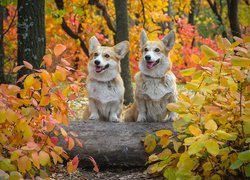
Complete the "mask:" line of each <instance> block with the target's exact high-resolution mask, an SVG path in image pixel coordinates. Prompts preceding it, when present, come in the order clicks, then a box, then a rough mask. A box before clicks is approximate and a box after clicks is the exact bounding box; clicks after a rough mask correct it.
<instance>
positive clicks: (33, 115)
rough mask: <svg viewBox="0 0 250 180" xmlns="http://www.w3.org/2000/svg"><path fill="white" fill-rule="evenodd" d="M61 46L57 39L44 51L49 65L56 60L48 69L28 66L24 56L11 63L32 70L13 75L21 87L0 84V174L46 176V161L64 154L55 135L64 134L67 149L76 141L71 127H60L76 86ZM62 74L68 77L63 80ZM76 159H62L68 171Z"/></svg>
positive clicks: (50, 162) (48, 163)
mask: <svg viewBox="0 0 250 180" xmlns="http://www.w3.org/2000/svg"><path fill="white" fill-rule="evenodd" d="M65 49H66V47H65V46H63V45H57V46H56V47H55V49H54V51H53V53H52V54H51V55H46V56H45V58H44V60H45V62H44V63H46V64H47V66H51V65H53V63H54V61H53V60H54V59H57V61H61V63H60V64H62V66H58V65H57V66H55V68H54V71H53V72H48V71H47V70H45V69H40V70H36V69H33V67H32V65H31V64H29V63H28V62H26V61H24V65H22V66H18V67H16V68H15V69H14V71H15V72H17V71H18V70H20V69H21V68H28V69H30V70H32V71H33V73H32V74H29V75H25V76H23V77H22V78H21V79H19V80H18V81H19V82H22V81H23V88H19V87H18V86H16V85H7V84H1V85H0V169H1V170H2V171H1V172H0V177H1V178H3V177H5V178H6V179H7V177H8V176H10V178H14V179H19V178H21V177H22V176H23V177H30V178H34V177H35V176H40V177H42V178H45V177H47V176H48V167H50V166H52V165H56V164H57V163H63V159H68V156H67V154H66V152H65V150H64V149H63V148H62V147H60V146H58V145H57V142H58V138H59V136H62V137H63V138H64V139H65V140H66V142H67V144H68V149H69V150H70V149H72V148H73V147H74V146H75V143H77V144H78V145H79V146H82V144H81V142H80V141H79V140H78V139H77V135H76V134H75V133H74V132H68V133H67V132H66V131H65V130H64V128H63V127H62V125H68V123H69V122H68V118H67V117H68V113H69V112H70V111H71V110H70V109H69V107H68V103H67V102H68V101H69V100H72V99H74V98H76V95H77V93H78V92H79V89H80V86H79V83H78V82H74V79H72V77H70V75H71V72H70V70H72V69H71V68H70V67H69V66H68V64H67V62H66V61H65V60H63V59H62V54H63V52H64V51H65ZM52 57H53V58H52ZM24 66H25V67H24ZM67 79H69V80H71V83H63V82H64V81H66V80H67ZM62 85H64V88H63V89H61V87H62ZM77 165H78V158H77V157H75V158H74V159H73V160H72V161H69V162H68V164H67V168H68V171H69V172H70V173H71V172H73V171H74V170H75V169H76V168H77ZM7 173H8V174H7ZM1 178H0V179H1Z"/></svg>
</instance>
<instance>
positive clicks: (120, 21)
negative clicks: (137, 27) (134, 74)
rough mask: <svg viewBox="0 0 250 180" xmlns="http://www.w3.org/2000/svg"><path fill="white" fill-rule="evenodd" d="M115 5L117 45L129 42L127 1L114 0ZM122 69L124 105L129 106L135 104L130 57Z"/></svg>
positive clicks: (123, 60)
mask: <svg viewBox="0 0 250 180" xmlns="http://www.w3.org/2000/svg"><path fill="white" fill-rule="evenodd" d="M114 4H115V13H116V34H115V43H119V42H121V41H124V40H129V34H128V10H127V0H114ZM121 69H122V72H121V76H122V79H123V82H124V87H125V95H124V99H125V101H124V104H126V105H127V104H129V103H132V102H133V88H132V83H131V76H130V68H129V55H126V56H125V58H124V59H122V60H121Z"/></svg>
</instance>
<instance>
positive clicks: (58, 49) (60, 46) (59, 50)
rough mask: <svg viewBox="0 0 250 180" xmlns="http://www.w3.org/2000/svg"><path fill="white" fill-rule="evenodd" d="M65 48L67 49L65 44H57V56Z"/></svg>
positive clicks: (55, 50) (55, 49)
mask: <svg viewBox="0 0 250 180" xmlns="http://www.w3.org/2000/svg"><path fill="white" fill-rule="evenodd" d="M65 50H66V46H64V45H62V44H57V45H56V46H55V47H54V53H55V55H56V56H60V55H61V54H62V53H63V52H64V51H65Z"/></svg>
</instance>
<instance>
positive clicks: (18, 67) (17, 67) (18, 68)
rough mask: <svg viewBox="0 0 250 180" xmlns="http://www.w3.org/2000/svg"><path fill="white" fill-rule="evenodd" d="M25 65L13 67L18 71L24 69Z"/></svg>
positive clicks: (14, 71) (14, 70)
mask: <svg viewBox="0 0 250 180" xmlns="http://www.w3.org/2000/svg"><path fill="white" fill-rule="evenodd" d="M23 66H24V65H21V66H16V67H15V68H14V69H13V73H16V72H17V71H19V70H20V69H22V68H23Z"/></svg>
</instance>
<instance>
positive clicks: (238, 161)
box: [229, 159, 244, 169]
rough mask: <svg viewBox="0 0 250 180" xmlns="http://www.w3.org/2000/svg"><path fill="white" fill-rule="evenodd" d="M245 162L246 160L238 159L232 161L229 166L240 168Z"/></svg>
mask: <svg viewBox="0 0 250 180" xmlns="http://www.w3.org/2000/svg"><path fill="white" fill-rule="evenodd" d="M243 163H244V161H241V160H239V159H238V160H236V161H235V162H234V163H232V164H231V165H230V167H229V168H230V169H238V168H239V167H240V166H241V165H242V164H243Z"/></svg>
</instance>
